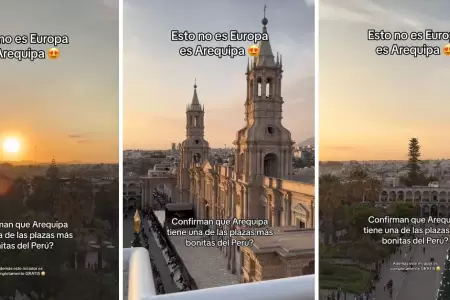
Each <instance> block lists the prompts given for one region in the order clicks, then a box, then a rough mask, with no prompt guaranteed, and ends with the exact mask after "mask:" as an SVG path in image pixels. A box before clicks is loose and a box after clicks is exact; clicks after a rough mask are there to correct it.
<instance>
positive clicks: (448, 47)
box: [442, 44, 450, 56]
mask: <svg viewBox="0 0 450 300" xmlns="http://www.w3.org/2000/svg"><path fill="white" fill-rule="evenodd" d="M442 53H443V54H444V55H446V56H450V44H447V45H445V46H444V47H442Z"/></svg>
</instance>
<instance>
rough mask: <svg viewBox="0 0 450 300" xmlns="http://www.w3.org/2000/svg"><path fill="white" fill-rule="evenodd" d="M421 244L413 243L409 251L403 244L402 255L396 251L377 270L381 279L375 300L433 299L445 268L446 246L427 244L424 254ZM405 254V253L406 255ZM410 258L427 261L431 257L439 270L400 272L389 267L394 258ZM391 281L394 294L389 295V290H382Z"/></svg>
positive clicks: (415, 260) (400, 259) (399, 259)
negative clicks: (380, 268) (379, 269)
mask: <svg viewBox="0 0 450 300" xmlns="http://www.w3.org/2000/svg"><path fill="white" fill-rule="evenodd" d="M423 248H424V245H413V246H412V249H411V252H409V251H408V250H409V246H402V247H401V249H402V254H400V253H399V252H397V253H395V254H394V255H392V256H391V258H390V260H389V261H388V262H385V263H384V264H383V266H382V270H381V272H380V275H381V280H380V281H379V282H378V283H377V285H376V290H375V292H374V293H373V296H374V297H375V299H376V300H390V299H393V300H424V299H427V300H434V299H436V295H437V290H438V289H439V285H440V281H441V275H442V272H443V269H444V262H445V257H446V255H447V249H448V248H449V245H426V246H425V253H423ZM405 254H406V256H405ZM410 257H412V261H413V262H422V263H426V262H428V263H429V262H430V259H431V257H434V261H435V262H436V264H437V265H438V266H440V267H441V268H442V269H441V270H440V271H439V272H438V271H436V270H428V271H425V270H420V271H419V270H417V271H416V270H415V271H408V272H402V271H397V270H390V269H391V268H392V267H393V265H392V263H393V262H395V261H409V258H410ZM391 278H392V280H393V282H394V284H393V287H394V288H393V294H392V298H390V297H389V292H388V291H387V290H386V291H385V290H384V285H385V284H386V283H387V282H388V281H389V279H391Z"/></svg>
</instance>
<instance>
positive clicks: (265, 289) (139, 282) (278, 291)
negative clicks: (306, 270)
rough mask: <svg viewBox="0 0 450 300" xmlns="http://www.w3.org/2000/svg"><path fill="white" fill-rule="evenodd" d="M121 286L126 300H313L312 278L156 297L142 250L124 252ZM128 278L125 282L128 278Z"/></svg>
mask: <svg viewBox="0 0 450 300" xmlns="http://www.w3.org/2000/svg"><path fill="white" fill-rule="evenodd" d="M123 257H124V271H125V272H124V273H125V274H124V282H126V280H128V291H127V290H126V289H125V293H126V294H125V295H127V296H128V300H206V299H208V300H209V299H214V300H229V299H239V300H313V299H314V275H306V276H299V277H290V278H284V279H276V280H270V281H260V282H253V283H245V284H237V285H230V286H222V287H217V288H210V289H201V290H195V291H190V292H180V293H175V294H166V295H156V289H155V286H154V284H153V282H154V280H153V273H152V269H151V265H150V259H149V253H148V251H147V250H146V249H145V248H127V249H124V255H123ZM127 275H128V278H127Z"/></svg>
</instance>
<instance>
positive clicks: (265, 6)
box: [264, 4, 267, 18]
mask: <svg viewBox="0 0 450 300" xmlns="http://www.w3.org/2000/svg"><path fill="white" fill-rule="evenodd" d="M266 8H267V5H266V4H264V18H265V17H266Z"/></svg>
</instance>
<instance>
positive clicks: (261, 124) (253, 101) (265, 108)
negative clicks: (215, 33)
mask: <svg viewBox="0 0 450 300" xmlns="http://www.w3.org/2000/svg"><path fill="white" fill-rule="evenodd" d="M262 24H263V32H267V27H266V25H267V24H268V20H267V19H266V18H265V17H264V19H263V20H262ZM259 49H260V55H259V56H258V57H256V58H255V59H254V60H253V61H252V62H249V63H248V65H247V71H246V73H245V75H246V81H247V89H246V98H245V123H246V124H245V126H244V127H243V128H242V129H240V130H238V131H237V134H236V140H235V141H234V145H235V155H234V158H235V159H233V161H231V163H230V164H229V166H224V165H219V164H218V163H216V162H213V161H211V160H210V159H209V155H208V154H209V144H208V142H207V141H206V140H205V132H204V129H205V124H204V114H205V110H204V107H203V106H202V105H201V104H200V101H199V98H198V95H197V85H196V84H195V85H194V96H193V98H192V101H191V103H190V104H189V105H188V106H187V110H186V140H185V141H184V142H183V143H182V145H181V149H180V151H181V161H180V164H179V170H178V178H177V188H178V193H179V199H178V202H180V203H192V204H193V206H194V208H195V211H196V216H197V218H198V219H230V218H238V219H266V220H267V221H268V224H269V226H271V227H277V228H278V227H287V226H289V227H296V228H297V229H300V228H310V229H312V228H314V185H312V184H306V183H302V182H298V181H293V180H291V177H292V175H293V167H292V157H293V150H294V147H293V146H294V142H293V141H292V138H291V133H290V131H289V130H288V129H286V128H285V127H284V126H283V124H282V122H281V119H282V117H283V116H282V105H283V102H284V100H283V97H282V89H281V82H282V73H283V65H282V59H281V56H279V55H278V54H277V55H276V57H275V56H274V54H273V52H272V47H271V44H270V42H269V41H262V42H260V45H259ZM281 235H282V236H283V238H282V239H276V238H274V237H273V236H272V237H264V238H261V241H260V243H265V246H264V247H266V248H267V249H266V251H261V249H259V248H258V247H259V246H258V243H255V244H254V246H253V247H241V248H239V247H233V248H224V249H222V251H223V253H224V254H225V255H226V256H227V257H228V259H229V268H230V270H231V271H235V270H234V269H235V268H236V262H238V268H240V269H241V279H242V281H245V282H248V281H254V280H261V279H264V278H266V277H267V278H279V277H287V276H295V275H302V274H310V273H313V272H314V268H312V267H311V265H313V260H314V233H313V230H292V228H291V230H290V231H289V230H286V231H282V234H281V233H279V234H278V236H281ZM290 236H291V237H292V241H293V242H292V243H290V246H291V247H290V248H291V250H292V252H290V253H284V254H285V256H283V254H280V253H281V252H277V250H273V247H282V245H281V244H282V243H281V242H280V241H281V240H284V241H285V240H289V237H290ZM264 239H266V240H265V242H263V240H264ZM294 241H297V242H298V245H295V247H294V246H293V245H294V244H295V242H294ZM277 243H278V244H277ZM269 244H271V247H272V249H270V248H271V247H269ZM280 249H281V248H280ZM280 251H281V250H280ZM263 252H264V254H263ZM285 252H286V251H285ZM287 252H289V251H287ZM257 253H258V254H257ZM270 256H273V259H267V257H270ZM237 257H241V259H238V258H237ZM243 257H251V258H252V261H253V262H254V263H255V264H256V265H259V266H260V271H259V274H262V273H261V272H263V273H264V276H263V275H261V276H259V275H249V273H248V272H250V271H248V270H247V271H243V270H244V269H246V267H244V265H243V264H244V261H243V259H242V258H243ZM239 261H241V263H239ZM291 263H293V265H295V266H296V267H292V268H290V267H289V268H288V269H286V270H288V271H283V272H284V273H283V272H281V271H280V270H281V269H283V268H285V267H286V265H289V264H291ZM267 264H269V265H270V267H269V266H268V265H267ZM265 265H266V266H265ZM247 269H248V268H247ZM263 269H264V270H265V271H261V270H263ZM250 270H251V268H250ZM289 270H290V271H289ZM266 272H267V273H266ZM270 272H274V273H272V274H271V273H270ZM255 274H256V273H255Z"/></svg>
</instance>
